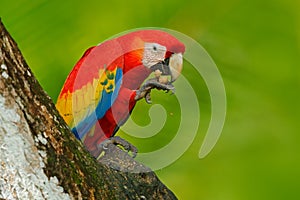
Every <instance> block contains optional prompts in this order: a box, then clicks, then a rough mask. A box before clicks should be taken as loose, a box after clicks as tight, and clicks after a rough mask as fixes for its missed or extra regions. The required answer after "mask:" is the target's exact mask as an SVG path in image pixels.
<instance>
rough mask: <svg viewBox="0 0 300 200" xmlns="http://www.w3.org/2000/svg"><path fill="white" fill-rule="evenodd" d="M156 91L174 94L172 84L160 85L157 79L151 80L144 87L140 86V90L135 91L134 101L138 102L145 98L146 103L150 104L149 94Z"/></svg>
mask: <svg viewBox="0 0 300 200" xmlns="http://www.w3.org/2000/svg"><path fill="white" fill-rule="evenodd" d="M154 88H155V89H158V90H164V91H166V92H169V91H171V92H172V93H175V87H174V86H173V84H172V83H170V82H168V83H161V82H159V81H158V79H157V78H152V79H148V80H147V81H146V82H145V84H144V85H142V86H141V87H140V89H138V90H137V91H136V96H135V100H140V99H142V98H145V100H146V102H147V103H149V104H150V103H152V102H151V96H150V92H151V90H152V89H154Z"/></svg>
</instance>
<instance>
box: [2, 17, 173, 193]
mask: <svg viewBox="0 0 300 200" xmlns="http://www.w3.org/2000/svg"><path fill="white" fill-rule="evenodd" d="M0 65H1V67H0V199H176V197H175V196H174V194H173V193H172V192H171V191H170V190H169V189H168V188H167V187H166V186H165V185H163V184H162V183H161V182H160V181H159V180H158V178H157V177H156V175H155V174H154V173H153V172H151V170H149V168H147V167H146V166H143V165H142V164H140V163H137V162H136V161H135V160H133V159H132V158H131V157H130V156H128V155H127V153H125V152H123V151H122V150H120V149H119V148H117V147H115V146H114V145H109V147H108V150H107V153H106V154H105V155H104V157H103V158H102V162H101V163H98V162H97V161H96V160H95V159H94V158H93V157H92V156H91V155H90V154H89V153H88V152H87V151H86V150H85V149H84V147H83V146H82V144H81V143H80V141H78V140H77V139H76V138H75V137H74V136H73V134H72V133H71V132H70V130H69V128H68V127H67V125H66V124H65V122H64V121H63V119H62V118H61V117H60V115H59V113H58V112H57V110H56V109H55V106H54V104H53V102H52V100H51V99H50V97H49V96H48V95H47V94H46V93H45V92H44V91H43V89H42V88H41V86H40V85H39V83H38V82H37V80H36V79H35V77H34V76H33V73H32V72H31V70H30V69H29V67H28V65H27V64H26V62H25V60H24V58H23V56H22V55H21V52H20V51H19V49H18V47H17V44H16V43H15V42H14V41H13V39H12V38H11V37H10V35H9V33H8V32H7V31H6V29H5V27H4V26H3V24H2V22H1V21H0Z"/></svg>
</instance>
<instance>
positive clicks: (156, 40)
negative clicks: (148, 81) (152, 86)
mask: <svg viewBox="0 0 300 200" xmlns="http://www.w3.org/2000/svg"><path fill="white" fill-rule="evenodd" d="M118 40H119V43H120V44H121V46H122V48H123V50H124V51H126V52H127V53H126V54H125V63H127V67H128V66H139V65H143V66H144V67H145V68H146V69H149V70H150V71H152V72H158V73H159V74H160V75H163V76H169V77H170V80H169V82H174V81H175V80H176V79H177V78H178V77H179V75H180V73H181V70H182V63H183V53H184V51H185V46H184V44H183V43H181V42H180V41H179V40H178V39H177V38H175V37H174V36H172V35H171V34H169V33H166V32H164V31H160V30H140V31H135V32H132V33H129V34H126V35H124V36H123V37H120V38H119V39H118ZM125 68H126V66H125ZM125 71H126V69H125Z"/></svg>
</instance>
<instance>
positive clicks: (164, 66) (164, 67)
mask: <svg viewBox="0 0 300 200" xmlns="http://www.w3.org/2000/svg"><path fill="white" fill-rule="evenodd" d="M182 63H183V59H182V54H181V53H174V54H172V55H171V57H169V58H166V59H165V60H164V61H162V62H159V63H157V64H155V65H153V66H152V67H150V69H151V70H152V71H155V70H160V71H161V73H162V75H170V76H171V83H172V82H174V81H175V80H176V79H177V78H178V77H179V75H180V73H181V70H182Z"/></svg>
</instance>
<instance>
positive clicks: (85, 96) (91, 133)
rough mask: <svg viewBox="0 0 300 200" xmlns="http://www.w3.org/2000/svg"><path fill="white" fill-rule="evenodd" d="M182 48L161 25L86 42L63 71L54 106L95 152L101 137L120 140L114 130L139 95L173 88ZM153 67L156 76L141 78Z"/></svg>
mask: <svg viewBox="0 0 300 200" xmlns="http://www.w3.org/2000/svg"><path fill="white" fill-rule="evenodd" d="M184 51H185V46H184V44H183V43H181V42H180V41H179V40H178V39H176V38H175V37H174V36H172V35H170V34H168V33H166V32H164V31H160V30H139V31H135V32H131V33H128V34H125V35H123V36H120V37H117V38H114V39H111V40H108V41H105V42H103V43H101V44H99V45H97V46H94V47H91V48H89V49H88V50H87V51H86V52H85V53H84V55H83V56H82V57H81V59H80V60H79V61H78V62H77V63H76V65H75V67H74V68H73V69H72V71H71V72H70V74H69V76H68V77H67V79H66V81H65V83H64V85H63V88H62V90H61V92H60V94H59V97H58V100H57V103H56V108H57V109H58V111H59V113H60V114H61V115H62V117H63V118H64V120H65V121H66V123H67V124H68V125H69V127H70V128H71V130H72V132H73V133H74V135H75V136H76V137H77V138H78V139H80V140H81V141H82V142H83V144H84V146H85V147H86V148H87V150H88V151H89V152H90V153H91V154H92V155H93V156H94V157H96V158H97V157H98V156H99V154H100V153H101V144H102V143H103V141H104V140H107V139H108V140H112V139H113V138H116V139H117V140H118V141H117V142H119V143H121V144H122V139H121V138H117V137H114V135H115V133H116V132H117V131H118V129H119V127H120V126H121V125H123V124H124V123H125V121H126V120H127V119H128V117H129V115H130V113H131V112H132V110H133V108H134V106H135V104H136V102H137V101H138V100H139V99H142V98H145V99H146V101H147V102H150V91H151V89H153V88H156V89H162V90H166V91H169V90H172V91H173V90H174V86H173V85H172V82H174V81H175V80H176V79H177V78H178V76H179V74H180V72H181V70H182V62H183V59H182V55H183V53H184ZM152 72H154V73H155V78H152V79H148V80H146V79H147V77H148V76H149V75H150V74H151V73H152ZM168 77H170V80H169V79H168ZM145 80H146V82H145V83H144V84H143V82H144V81H145ZM127 148H129V147H127ZM127 150H129V149H127Z"/></svg>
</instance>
